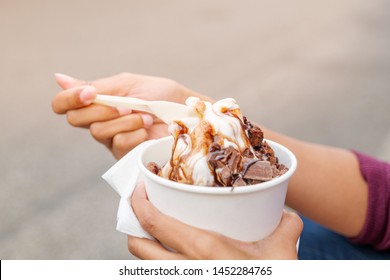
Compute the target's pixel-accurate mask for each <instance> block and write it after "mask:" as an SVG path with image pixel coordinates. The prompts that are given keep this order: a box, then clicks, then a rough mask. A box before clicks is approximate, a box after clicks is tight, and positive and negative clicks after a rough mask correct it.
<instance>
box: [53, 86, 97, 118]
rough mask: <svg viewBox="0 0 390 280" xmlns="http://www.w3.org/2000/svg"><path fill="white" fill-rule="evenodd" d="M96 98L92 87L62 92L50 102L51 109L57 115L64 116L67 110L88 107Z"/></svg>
mask: <svg viewBox="0 0 390 280" xmlns="http://www.w3.org/2000/svg"><path fill="white" fill-rule="evenodd" d="M95 97H96V89H95V88H94V87H92V86H82V87H78V88H72V89H68V90H64V91H62V92H60V93H59V94H57V95H56V96H55V97H54V98H53V100H52V104H51V105H52V109H53V111H54V112H55V113H57V114H65V113H66V112H68V111H69V110H74V109H78V108H82V107H85V106H87V105H90V104H91V103H92V101H93V100H94V99H95Z"/></svg>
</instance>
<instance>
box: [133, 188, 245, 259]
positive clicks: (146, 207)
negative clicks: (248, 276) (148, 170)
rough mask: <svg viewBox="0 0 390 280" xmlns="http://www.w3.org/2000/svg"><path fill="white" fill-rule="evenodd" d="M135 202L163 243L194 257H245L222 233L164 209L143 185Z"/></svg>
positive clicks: (140, 215) (145, 222) (143, 219)
mask: <svg viewBox="0 0 390 280" xmlns="http://www.w3.org/2000/svg"><path fill="white" fill-rule="evenodd" d="M131 205H132V207H133V209H134V212H135V214H136V216H137V218H138V219H139V221H140V223H141V225H142V227H143V228H144V229H145V230H146V231H147V232H148V233H149V234H151V235H152V236H154V237H155V238H156V239H158V240H159V241H160V242H162V243H163V244H166V245H167V246H168V247H170V248H172V249H174V250H175V251H177V252H179V253H181V254H183V255H184V256H186V257H187V258H190V259H218V258H224V259H230V258H232V259H237V258H243V255H242V253H241V252H238V250H237V249H236V248H227V247H226V242H225V241H224V239H223V238H220V236H219V235H217V234H214V233H211V232H209V231H205V230H201V229H198V228H195V227H192V226H189V225H186V224H184V223H181V222H179V221H178V220H176V219H174V218H172V217H169V216H166V215H164V214H162V213H160V212H159V211H158V210H157V209H156V208H155V207H154V206H153V205H152V204H151V203H150V202H149V201H148V199H147V196H146V192H145V188H144V186H143V184H142V185H139V186H138V187H137V188H136V189H135V190H134V193H133V196H132V198H131Z"/></svg>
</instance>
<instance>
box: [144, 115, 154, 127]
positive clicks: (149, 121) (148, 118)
mask: <svg viewBox="0 0 390 280" xmlns="http://www.w3.org/2000/svg"><path fill="white" fill-rule="evenodd" d="M141 118H142V121H143V122H144V126H145V128H149V127H151V126H152V125H153V117H152V116H151V115H148V114H141Z"/></svg>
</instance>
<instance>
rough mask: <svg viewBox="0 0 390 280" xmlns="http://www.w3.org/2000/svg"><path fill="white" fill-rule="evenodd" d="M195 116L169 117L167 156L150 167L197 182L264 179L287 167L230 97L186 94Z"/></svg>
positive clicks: (212, 183)
mask: <svg viewBox="0 0 390 280" xmlns="http://www.w3.org/2000/svg"><path fill="white" fill-rule="evenodd" d="M186 104H187V106H191V107H193V108H195V110H196V112H197V117H189V118H186V119H181V120H177V121H173V122H172V123H171V124H170V125H169V128H168V129H169V131H170V133H171V134H172V135H173V137H174V145H173V147H172V156H171V158H170V160H169V161H168V162H167V163H166V164H165V165H164V166H163V167H162V168H160V167H159V166H157V164H155V163H153V162H151V163H149V165H148V168H149V170H151V171H152V172H154V173H155V174H158V175H159V176H162V177H164V178H167V179H169V180H173V181H176V182H179V183H185V184H191V185H199V186H246V185H252V184H257V183H259V182H264V181H269V180H271V179H272V178H275V177H278V176H280V175H281V174H283V173H285V172H286V171H287V168H286V167H285V166H284V165H283V164H280V163H279V162H278V158H277V157H276V156H275V154H274V151H273V150H272V149H271V147H270V146H269V145H268V144H267V142H266V141H265V140H264V139H263V132H262V130H261V129H260V128H259V127H257V126H255V125H253V124H252V123H251V122H250V121H248V120H247V119H246V118H245V117H243V116H242V114H241V111H240V108H239V106H238V104H237V103H236V101H235V100H234V99H232V98H226V99H222V100H220V101H217V102H216V103H214V104H211V103H209V102H205V101H202V100H200V99H198V98H196V97H190V98H188V99H187V101H186Z"/></svg>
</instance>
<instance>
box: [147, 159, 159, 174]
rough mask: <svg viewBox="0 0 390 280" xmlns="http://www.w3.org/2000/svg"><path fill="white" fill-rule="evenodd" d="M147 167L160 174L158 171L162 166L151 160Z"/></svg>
mask: <svg viewBox="0 0 390 280" xmlns="http://www.w3.org/2000/svg"><path fill="white" fill-rule="evenodd" d="M146 168H147V169H148V170H149V171H150V172H152V173H154V174H156V175H157V174H158V172H159V171H160V167H159V166H158V165H157V163H155V162H149V163H148V165H147V166H146Z"/></svg>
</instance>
